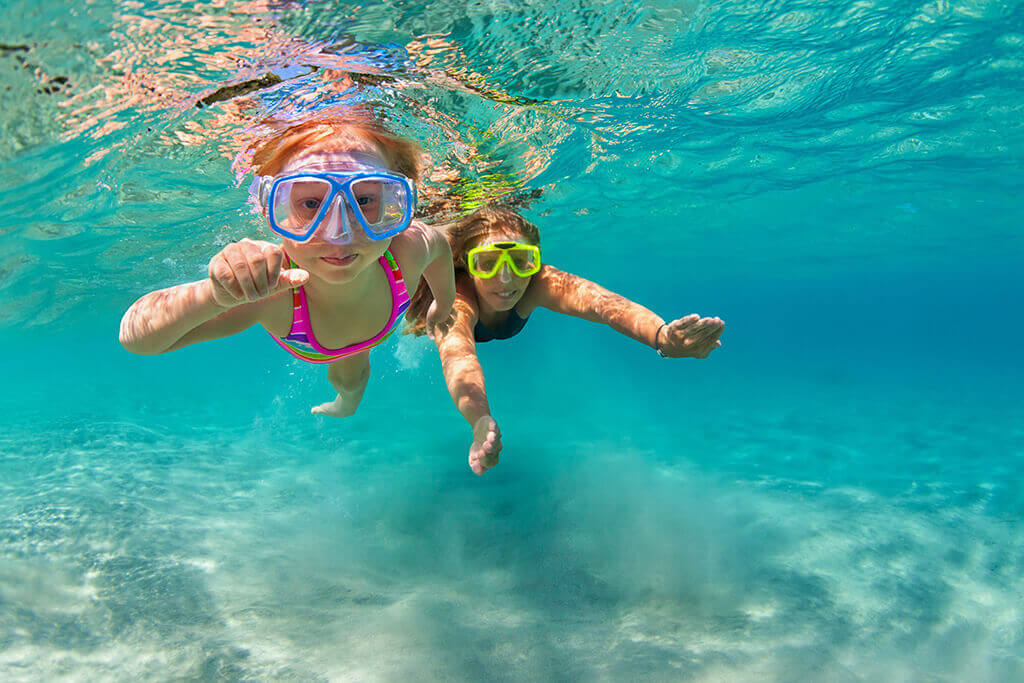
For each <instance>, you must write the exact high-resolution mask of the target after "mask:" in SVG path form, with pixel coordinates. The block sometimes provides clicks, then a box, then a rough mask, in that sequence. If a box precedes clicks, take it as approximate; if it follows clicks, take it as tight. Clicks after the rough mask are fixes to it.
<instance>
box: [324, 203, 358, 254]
mask: <svg viewBox="0 0 1024 683" xmlns="http://www.w3.org/2000/svg"><path fill="white" fill-rule="evenodd" d="M348 213H349V212H348V206H347V204H346V202H345V197H344V195H343V194H342V193H341V192H339V193H338V194H337V195H336V196H335V197H334V200H333V201H332V202H331V205H330V206H329V207H328V208H327V214H326V215H324V219H323V236H324V239H325V240H327V241H328V242H331V243H332V244H348V243H349V242H351V241H352V224H351V223H350V222H349V218H348Z"/></svg>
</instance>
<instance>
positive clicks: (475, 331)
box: [406, 207, 725, 474]
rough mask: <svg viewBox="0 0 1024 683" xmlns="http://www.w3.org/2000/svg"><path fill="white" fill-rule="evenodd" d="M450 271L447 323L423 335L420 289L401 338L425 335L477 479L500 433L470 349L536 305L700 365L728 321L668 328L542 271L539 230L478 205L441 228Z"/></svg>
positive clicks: (553, 271)
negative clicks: (461, 421)
mask: <svg viewBox="0 0 1024 683" xmlns="http://www.w3.org/2000/svg"><path fill="white" fill-rule="evenodd" d="M447 236H448V240H449V242H450V244H451V247H452V257H453V260H454V262H455V268H456V287H457V291H458V294H457V296H456V301H455V316H454V322H453V324H452V325H451V326H450V327H447V328H445V329H439V330H437V331H436V332H434V333H431V332H430V329H429V327H428V320H427V317H426V313H427V312H428V311H429V309H430V305H431V296H430V292H429V291H427V290H426V289H425V288H421V289H420V291H418V292H417V293H416V295H415V296H414V297H413V302H412V305H411V307H410V309H409V315H408V319H409V320H410V325H409V328H408V329H407V330H406V331H407V332H411V333H414V334H424V333H428V334H431V337H432V338H433V340H434V342H435V343H436V344H437V348H438V351H439V352H440V354H441V365H442V368H443V370H444V376H445V382H446V383H447V385H448V391H449V393H450V394H451V397H452V400H453V401H454V402H455V405H456V407H457V408H458V410H459V412H460V413H461V414H462V416H463V417H464V418H465V419H466V421H467V422H468V423H469V424H470V427H471V428H472V430H473V441H472V444H471V445H470V448H469V466H470V468H472V470H473V471H474V472H475V473H476V474H483V473H484V472H486V471H487V470H488V469H490V468H491V467H494V466H495V465H497V464H498V456H499V454H500V453H501V448H502V444H501V430H500V429H499V428H498V424H497V421H496V420H495V419H494V418H493V417H492V416H491V409H490V406H489V405H488V402H487V392H486V389H485V388H484V374H483V368H481V366H480V361H479V359H478V358H477V354H476V345H477V344H478V343H481V342H488V341H492V340H496V339H509V338H511V337H513V336H515V335H516V334H518V333H519V332H520V331H521V330H522V329H523V327H524V326H525V325H526V322H527V320H528V318H529V317H530V314H531V313H532V312H533V311H534V310H535V309H537V308H547V309H549V310H552V311H555V312H557V313H564V314H566V315H572V316H576V317H578V318H583V319H584V320H590V321H593V322H601V323H605V324H607V325H608V326H610V327H611V328H612V329H614V330H616V331H617V332H620V333H621V334H624V335H626V336H627V337H631V338H632V339H635V340H637V341H639V342H641V343H643V344H646V345H648V346H651V347H653V348H654V349H655V350H656V351H657V352H658V354H659V355H661V356H664V357H667V358H686V357H689V358H707V357H708V355H709V354H710V353H711V352H712V351H714V350H715V349H716V348H718V347H719V346H721V345H722V343H721V342H720V341H719V337H721V335H722V332H723V330H724V329H725V323H724V322H722V320H721V319H719V318H702V317H700V316H698V315H688V316H686V317H683V318H679V319H678V320H672V321H669V322H666V321H665V320H663V319H662V318H661V317H659V316H658V315H657V314H656V313H653V312H652V311H650V310H648V309H647V308H644V307H643V306H641V305H640V304H637V303H635V302H633V301H630V300H628V299H626V298H624V297H621V296H619V295H618V294H615V293H613V292H609V291H608V290H606V289H604V288H603V287H600V286H598V285H596V284H594V283H593V282H590V281H589V280H584V279H583V278H581V277H578V276H576V275H573V274H571V273H566V272H564V271H561V270H558V269H557V268H553V267H551V266H549V265H547V264H543V263H542V261H541V254H540V232H539V231H538V230H537V227H536V226H534V225H533V224H532V223H529V222H528V221H526V220H525V219H523V217H522V216H520V215H519V214H517V213H516V212H515V211H512V210H511V209H507V208H503V207H484V208H482V209H479V210H477V211H474V212H473V213H471V214H470V215H468V216H466V217H465V218H463V219H461V220H459V221H458V222H456V223H454V224H453V225H451V226H448V229H447Z"/></svg>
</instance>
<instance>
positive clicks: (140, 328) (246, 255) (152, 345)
mask: <svg viewBox="0 0 1024 683" xmlns="http://www.w3.org/2000/svg"><path fill="white" fill-rule="evenodd" d="M283 258H284V252H283V251H282V250H281V248H280V247H279V246H278V245H276V244H270V243H269V242H255V241H252V240H242V241H241V242H236V243H234V244H229V245H228V246H227V247H225V248H224V249H223V250H221V251H220V252H219V253H218V254H217V255H216V256H214V257H213V259H211V260H210V266H209V273H210V275H209V277H208V278H207V279H205V280H199V281H198V282H189V283H187V284H183V285H177V286H175V287H169V288H167V289H161V290H159V291H156V292H150V293H149V294H147V295H145V296H144V297H142V298H141V299H139V300H138V301H136V302H135V303H134V304H132V306H131V307H130V308H129V309H128V310H127V312H125V314H124V317H123V318H122V319H121V332H120V340H121V344H122V345H123V346H124V347H125V348H126V349H128V350H129V351H131V352H133V353H140V354H157V353H164V352H167V351H173V350H175V349H179V348H181V347H183V346H188V345H189V344H195V343H196V342H200V341H207V340H210V339H218V338H220V337H226V336H228V335H231V334H235V333H237V332H241V331H242V330H244V329H246V328H248V327H251V326H252V325H253V324H254V323H256V321H257V320H258V318H259V314H260V310H261V306H260V305H259V303H260V302H262V301H265V300H266V299H267V298H268V297H270V296H273V295H274V294H276V293H277V292H279V291H281V290H282V289H285V288H288V287H292V286H297V285H300V284H302V283H304V282H305V281H306V280H307V279H308V278H309V274H308V273H306V271H303V270H298V269H294V270H282V269H281V266H282V262H283Z"/></svg>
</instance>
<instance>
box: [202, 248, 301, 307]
mask: <svg viewBox="0 0 1024 683" xmlns="http://www.w3.org/2000/svg"><path fill="white" fill-rule="evenodd" d="M283 263H284V250H283V249H282V248H281V247H280V245H277V244H272V243H270V242H261V241H256V240H251V239H243V240H241V241H240V242H235V243H233V244H229V245H228V246H226V247H224V248H223V249H221V250H220V252H219V253H218V254H217V255H216V256H214V257H213V258H212V259H210V269H209V272H210V286H211V288H212V291H213V300H214V302H216V303H217V305H219V306H223V307H224V308H233V307H235V306H238V305H239V304H247V303H251V302H253V301H259V300H260V299H266V298H267V297H268V296H272V295H274V294H277V293H278V292H280V291H281V290H282V289H288V288H290V287H298V286H299V285H302V284H305V283H306V281H307V280H309V273H308V272H307V271H305V270H302V269H301V268H292V269H285V270H282V269H281V266H282V264H283Z"/></svg>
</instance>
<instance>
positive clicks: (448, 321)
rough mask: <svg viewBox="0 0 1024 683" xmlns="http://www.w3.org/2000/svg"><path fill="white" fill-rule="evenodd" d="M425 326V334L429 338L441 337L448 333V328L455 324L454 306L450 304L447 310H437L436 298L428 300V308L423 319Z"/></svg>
mask: <svg viewBox="0 0 1024 683" xmlns="http://www.w3.org/2000/svg"><path fill="white" fill-rule="evenodd" d="M424 322H425V324H426V327H427V336H428V337H430V338H431V339H436V338H438V337H443V336H444V335H446V334H448V330H450V329H451V328H452V325H454V324H455V307H454V306H450V307H449V308H448V310H447V311H442V310H439V308H438V305H437V299H434V300H433V301H431V302H430V308H428V309H427V317H426V319H425V321H424Z"/></svg>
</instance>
